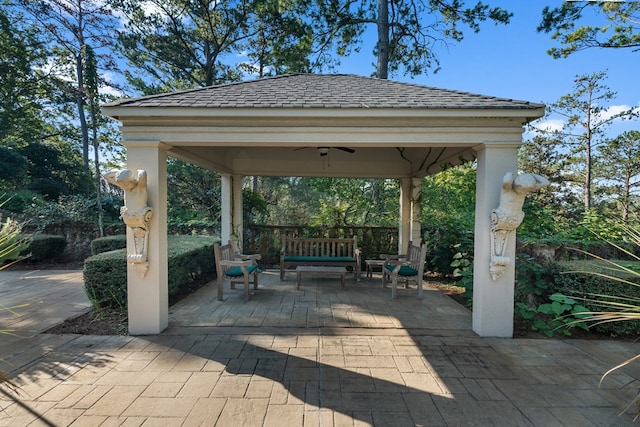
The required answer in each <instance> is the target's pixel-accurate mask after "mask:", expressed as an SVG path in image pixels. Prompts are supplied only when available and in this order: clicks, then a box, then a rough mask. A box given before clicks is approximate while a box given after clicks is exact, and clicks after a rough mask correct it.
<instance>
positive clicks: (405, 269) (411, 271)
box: [384, 264, 418, 276]
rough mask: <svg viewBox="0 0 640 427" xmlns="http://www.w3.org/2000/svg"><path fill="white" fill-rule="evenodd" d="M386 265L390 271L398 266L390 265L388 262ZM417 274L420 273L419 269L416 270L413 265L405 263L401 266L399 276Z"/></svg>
mask: <svg viewBox="0 0 640 427" xmlns="http://www.w3.org/2000/svg"><path fill="white" fill-rule="evenodd" d="M384 267H385V268H386V269H387V270H389V271H393V269H394V268H396V266H395V265H390V264H387V265H385V266H384ZM417 275H418V270H416V269H415V268H413V267H409V266H408V265H403V266H402V267H400V271H399V272H398V276H417Z"/></svg>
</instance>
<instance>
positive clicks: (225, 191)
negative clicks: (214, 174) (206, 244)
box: [220, 174, 233, 245]
mask: <svg viewBox="0 0 640 427" xmlns="http://www.w3.org/2000/svg"><path fill="white" fill-rule="evenodd" d="M231 183H232V179H231V175H229V174H220V185H221V189H220V242H221V244H223V245H226V244H227V243H228V242H230V241H231V234H232V232H233V219H232V213H233V209H232V207H231V206H232V201H231V194H232V189H231Z"/></svg>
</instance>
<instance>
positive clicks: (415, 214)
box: [411, 178, 422, 245]
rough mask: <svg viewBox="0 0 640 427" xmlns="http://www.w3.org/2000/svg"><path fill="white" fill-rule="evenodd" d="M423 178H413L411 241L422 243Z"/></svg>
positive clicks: (417, 243)
mask: <svg viewBox="0 0 640 427" xmlns="http://www.w3.org/2000/svg"><path fill="white" fill-rule="evenodd" d="M421 228H422V178H411V241H412V242H413V244H414V245H419V244H420V242H421V241H422V231H421Z"/></svg>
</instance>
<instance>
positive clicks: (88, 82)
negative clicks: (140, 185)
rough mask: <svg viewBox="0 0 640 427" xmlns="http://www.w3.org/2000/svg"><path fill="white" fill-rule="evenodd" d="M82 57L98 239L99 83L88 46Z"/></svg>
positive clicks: (96, 64)
mask: <svg viewBox="0 0 640 427" xmlns="http://www.w3.org/2000/svg"><path fill="white" fill-rule="evenodd" d="M83 55H84V57H85V61H84V67H85V69H84V71H83V76H84V79H85V88H86V98H87V103H88V110H89V120H90V123H89V127H90V129H91V145H92V146H93V155H94V170H95V180H96V210H97V215H98V230H99V232H100V237H102V236H104V224H103V219H102V185H101V180H102V174H101V173H100V150H99V148H100V142H99V140H98V132H99V129H100V122H101V121H102V116H101V115H100V94H99V90H100V81H99V78H98V62H97V60H96V55H95V53H94V51H93V49H92V48H91V46H89V45H85V46H84V52H83Z"/></svg>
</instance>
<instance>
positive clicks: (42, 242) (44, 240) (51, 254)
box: [24, 234, 67, 262]
mask: <svg viewBox="0 0 640 427" xmlns="http://www.w3.org/2000/svg"><path fill="white" fill-rule="evenodd" d="M66 247H67V239H66V238H65V237H64V236H54V235H51V234H34V235H32V236H31V241H30V243H29V247H27V248H26V249H25V250H24V254H31V256H30V257H29V262H45V261H58V260H61V259H62V258H63V255H64V250H65V249H66Z"/></svg>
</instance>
